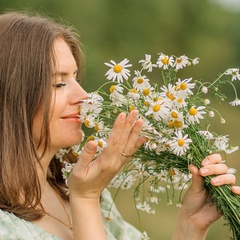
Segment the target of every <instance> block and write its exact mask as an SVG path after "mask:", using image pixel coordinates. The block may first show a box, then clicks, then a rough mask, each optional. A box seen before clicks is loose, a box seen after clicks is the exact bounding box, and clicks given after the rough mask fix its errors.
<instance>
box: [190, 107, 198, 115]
mask: <svg viewBox="0 0 240 240" xmlns="http://www.w3.org/2000/svg"><path fill="white" fill-rule="evenodd" d="M197 113H198V110H197V109H196V108H194V107H192V108H190V110H189V114H190V115H191V116H195V115H196V114H197Z"/></svg>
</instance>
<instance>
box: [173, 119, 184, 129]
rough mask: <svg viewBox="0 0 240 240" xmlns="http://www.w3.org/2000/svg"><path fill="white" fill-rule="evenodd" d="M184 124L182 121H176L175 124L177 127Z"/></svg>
mask: <svg viewBox="0 0 240 240" xmlns="http://www.w3.org/2000/svg"><path fill="white" fill-rule="evenodd" d="M182 125H183V123H182V121H177V120H176V121H174V126H175V127H176V128H180V127H182Z"/></svg>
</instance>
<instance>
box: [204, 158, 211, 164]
mask: <svg viewBox="0 0 240 240" xmlns="http://www.w3.org/2000/svg"><path fill="white" fill-rule="evenodd" d="M209 163H210V161H209V160H208V159H207V158H205V159H203V161H202V165H204V166H206V165H208V164H209Z"/></svg>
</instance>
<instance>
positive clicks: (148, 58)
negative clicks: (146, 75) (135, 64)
mask: <svg viewBox="0 0 240 240" xmlns="http://www.w3.org/2000/svg"><path fill="white" fill-rule="evenodd" d="M139 63H141V64H142V67H143V69H144V70H147V71H148V72H152V70H153V67H157V65H156V64H153V63H152V61H151V55H148V54H145V60H140V61H139Z"/></svg>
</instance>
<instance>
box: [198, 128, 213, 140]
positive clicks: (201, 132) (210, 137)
mask: <svg viewBox="0 0 240 240" xmlns="http://www.w3.org/2000/svg"><path fill="white" fill-rule="evenodd" d="M197 133H198V134H199V135H201V136H203V137H205V138H206V139H207V140H211V139H213V138H214V136H213V134H212V133H210V132H209V131H204V130H200V131H198V132H197Z"/></svg>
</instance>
